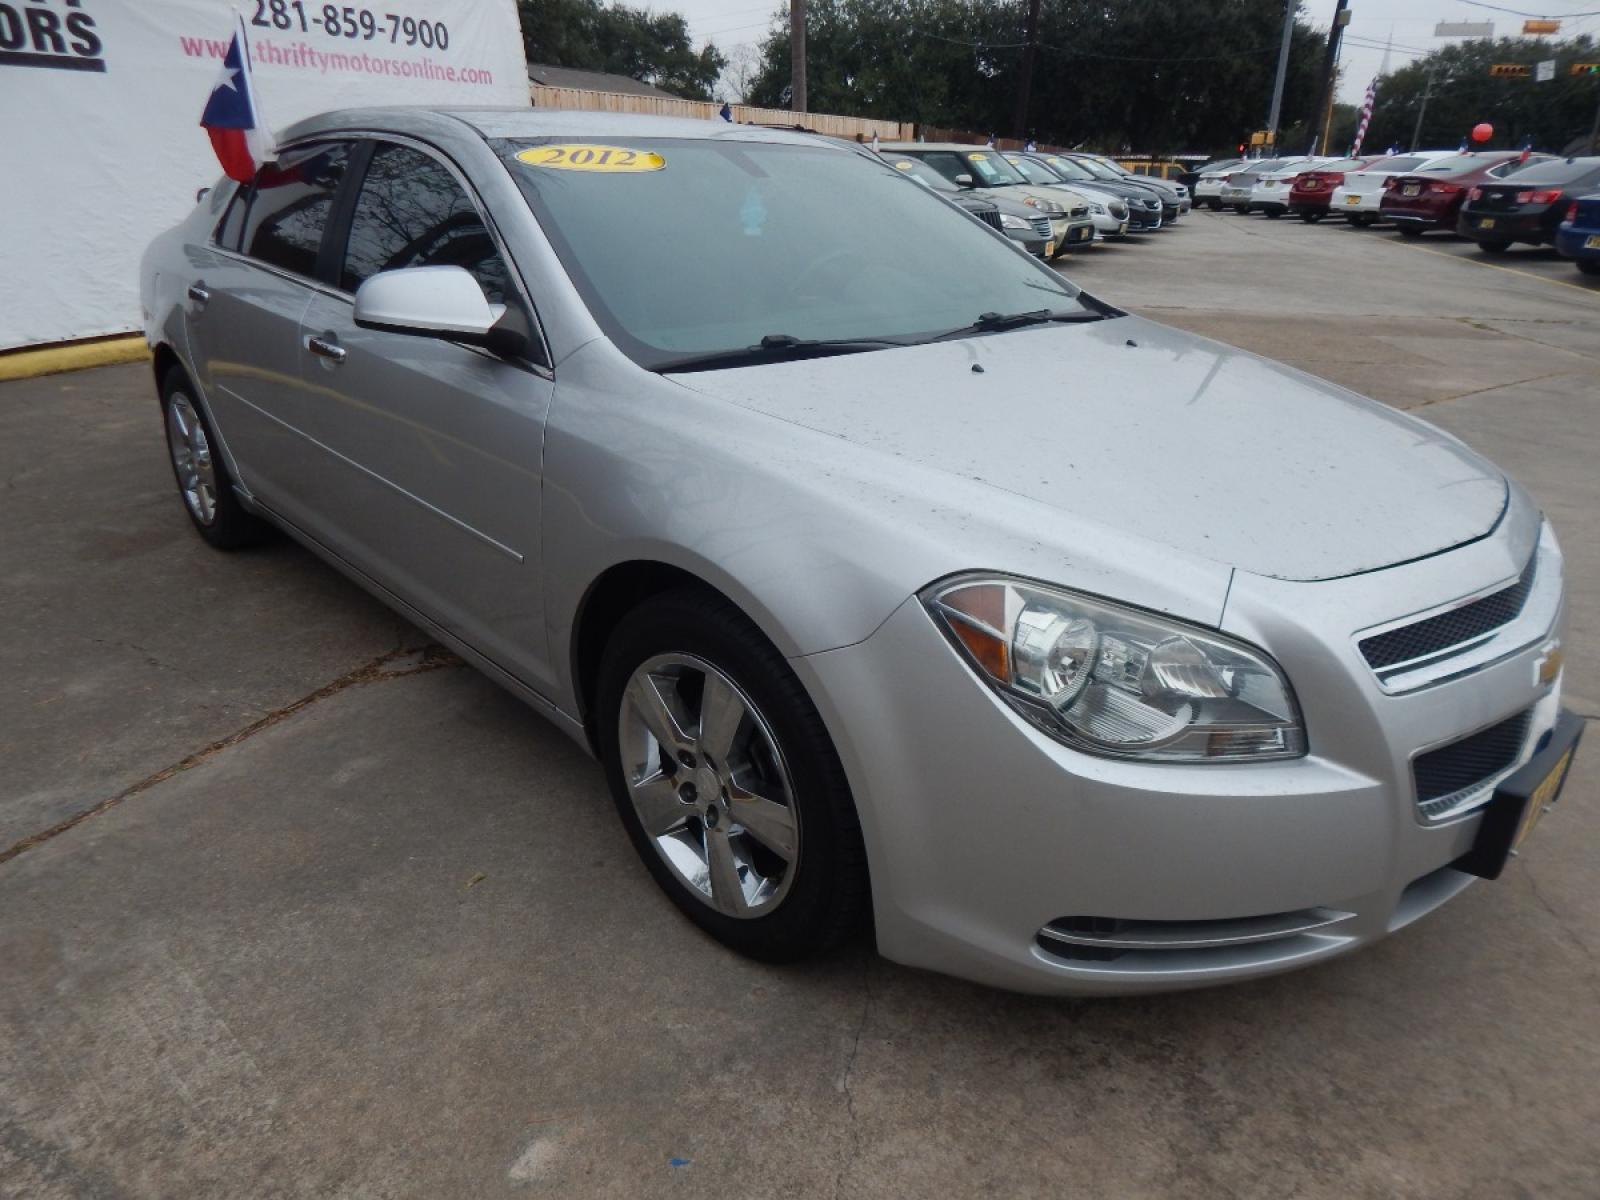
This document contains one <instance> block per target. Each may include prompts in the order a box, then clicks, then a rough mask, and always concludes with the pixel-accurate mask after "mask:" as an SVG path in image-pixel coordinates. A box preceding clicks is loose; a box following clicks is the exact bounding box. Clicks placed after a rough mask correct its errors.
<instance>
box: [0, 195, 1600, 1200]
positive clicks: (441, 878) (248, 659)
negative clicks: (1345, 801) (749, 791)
mask: <svg viewBox="0 0 1600 1200" xmlns="http://www.w3.org/2000/svg"><path fill="white" fill-rule="evenodd" d="M1391 240H1393V241H1397V240H1398V239H1391V238H1389V237H1388V236H1387V235H1382V234H1377V235H1372V236H1362V235H1359V234H1356V233H1355V232H1354V231H1349V233H1348V234H1346V231H1343V230H1341V229H1338V228H1331V227H1317V228H1310V229H1308V228H1303V227H1301V226H1299V225H1297V224H1296V225H1292V226H1291V225H1290V223H1288V222H1276V223H1269V222H1266V221H1263V220H1259V219H1245V218H1237V217H1233V216H1231V215H1224V216H1218V217H1213V216H1210V215H1209V214H1205V215H1202V214H1196V215H1195V216H1194V217H1192V218H1190V219H1188V220H1186V221H1185V222H1184V223H1182V224H1180V226H1179V227H1178V228H1176V229H1174V230H1172V231H1171V232H1168V233H1164V234H1161V235H1157V236H1156V237H1152V238H1147V239H1145V241H1146V243H1147V244H1145V245H1141V246H1103V247H1096V248H1094V249H1093V250H1092V251H1091V252H1090V253H1088V254H1086V255H1084V256H1082V258H1081V260H1080V259H1075V260H1073V261H1072V262H1070V263H1069V264H1067V267H1066V270H1067V272H1068V273H1069V274H1070V275H1072V276H1073V277H1074V278H1076V279H1078V280H1079V281H1080V282H1082V283H1084V284H1085V285H1086V286H1088V287H1090V288H1091V289H1092V290H1095V291H1098V292H1099V293H1101V294H1103V295H1105V296H1106V297H1107V298H1108V299H1111V300H1113V301H1114V302H1117V303H1120V304H1123V305H1126V306H1128V307H1132V308H1136V309H1139V310H1141V311H1145V312H1147V313H1148V314H1149V315H1152V316H1154V317H1156V318H1157V319H1162V320H1168V321H1171V322H1172V323H1175V324H1181V325H1184V326H1186V327H1188V328H1193V329H1196V330H1198V331H1200V332H1204V333H1207V334H1209V335H1211V336H1218V337H1222V338H1224V339H1225V340H1230V341H1234V342H1236V343H1238V344H1241V345H1245V346H1247V347H1248V348H1250V349H1256V350H1261V351H1263V352H1267V353H1271V354H1273V355H1275V356H1276V357H1280V358H1283V359H1285V360H1287V361H1289V362H1292V363H1295V364H1296V365H1300V366H1303V367H1305V368H1306V369H1309V370H1313V371H1316V372H1318V373H1321V374H1326V375H1329V376H1331V377H1334V378H1337V379H1339V380H1340V381H1341V382H1345V383H1347V384H1349V385H1351V386H1356V387H1361V388H1362V389H1363V390H1367V391H1370V392H1373V393H1375V394H1378V395H1380V397H1381V398H1383V399H1385V400H1388V401H1390V402H1391V403H1396V404H1400V405H1403V406H1406V407H1419V406H1421V407H1422V408H1423V415H1425V416H1427V417H1428V418H1429V419H1430V420H1434V421H1437V422H1439V423H1440V424H1443V425H1444V426H1445V427H1447V428H1449V429H1451V430H1452V431H1453V432H1455V433H1457V434H1458V435H1460V436H1462V437H1463V438H1465V439H1466V440H1467V441H1469V442H1471V443H1472V444H1474V445H1475V446H1477V447H1479V448H1480V449H1482V450H1484V451H1485V452H1487V453H1489V454H1490V455H1491V456H1492V457H1494V458H1495V459H1496V460H1497V461H1499V462H1501V463H1502V464H1503V465H1505V466H1506V467H1508V468H1509V469H1510V470H1512V471H1513V472H1514V473H1516V474H1517V475H1518V477H1519V478H1521V479H1522V480H1523V482H1524V483H1526V484H1527V485H1528V486H1529V487H1530V488H1531V489H1532V490H1533V492H1534V493H1535V495H1536V496H1537V497H1538V498H1539V499H1540V501H1541V503H1543V504H1544V505H1545V506H1546V508H1547V510H1548V511H1549V512H1550V513H1551V515H1552V517H1553V519H1554V520H1555V521H1556V522H1557V525H1558V528H1559V529H1560V531H1561V533H1562V536H1563V541H1564V545H1565V548H1566V551H1567V554H1568V559H1569V570H1570V571H1571V589H1572V605H1573V624H1572V630H1573V635H1572V638H1571V639H1570V640H1571V646H1570V647H1569V684H1568V687H1569V703H1573V704H1574V705H1575V706H1577V707H1579V708H1581V709H1582V710H1583V711H1585V712H1587V713H1590V714H1600V703H1597V700H1596V698H1597V697H1600V536H1597V532H1600V515H1597V513H1600V481H1597V473H1596V472H1595V470H1594V468H1593V463H1594V462H1595V461H1596V459H1597V456H1600V415H1597V412H1596V409H1597V406H1600V385H1597V382H1596V381H1597V380H1600V297H1591V296H1588V295H1583V294H1579V293H1575V292H1574V293H1571V294H1568V292H1567V291H1565V290H1563V289H1562V288H1561V287H1560V286H1558V285H1556V284H1553V283H1550V282H1546V281H1544V280H1542V279H1539V278H1531V277H1522V278H1518V277H1509V278H1508V279H1506V280H1501V279H1499V277H1498V275H1497V273H1495V272H1491V271H1488V270H1483V269H1481V268H1477V267H1475V266H1473V265H1472V264H1470V263H1467V262H1460V261H1455V260H1454V259H1453V258H1452V257H1451V256H1450V255H1448V254H1442V253H1441V254H1435V253H1431V252H1430V253H1426V254H1423V253H1411V252H1407V251H1404V250H1399V251H1396V250H1393V249H1391V247H1390V245H1389V243H1390V241H1391ZM1396 255H1403V256H1404V261H1405V266H1404V267H1402V268H1400V269H1398V270H1397V269H1396V267H1395V263H1396V261H1398V260H1397V258H1396ZM1413 260H1415V261H1414V262H1413ZM0 480H3V481H4V484H3V487H0V496H3V497H4V500H3V503H4V505H5V510H4V520H3V526H0V529H3V531H4V538H3V544H0V563H3V566H4V570H3V571H0V621H3V622H4V625H3V627H4V628H5V629H6V631H7V636H6V637H5V638H4V639H3V640H0V677H3V679H4V681H5V682H4V684H3V687H0V764H3V773H0V855H6V854H8V853H10V855H11V856H10V857H9V859H8V860H7V861H3V862H0V1195H3V1196H17V1197H22V1196H27V1197H30V1198H31V1197H75V1196H178V1195H184V1196H306V1195H338V1196H362V1197H365V1196H427V1197H438V1196H469V1195H470V1196H496V1195H510V1196H516V1195H561V1196H575V1195H576V1196H616V1197H636V1196H668V1195H676V1194H686V1195H701V1194H704V1195H713V1194H714V1195H736V1194H744V1195H753V1196H797V1197H798V1196H805V1197H810V1196H862V1197H866V1196H872V1197H877V1196H925V1195H929V1194H939V1195H943V1196H968V1195H972V1196H977V1195H984V1196H990V1195H998V1196H1061V1195H1083V1196H1117V1197H1138V1196H1162V1195H1185V1196H1213V1195H1217V1196H1221V1195H1228V1196H1233V1195H1237V1196H1249V1197H1255V1196H1259V1197H1263V1198H1268V1197H1270V1198H1272V1200H1277V1198H1279V1197H1284V1196H1302V1197H1323V1196H1326V1197H1341V1198H1342V1197H1353V1196H1370V1197H1394V1196H1418V1197H1423V1196H1426V1197H1438V1196H1482V1197H1501V1196H1506V1197H1521V1196H1538V1197H1541V1200H1543V1198H1545V1197H1568V1196H1570V1197H1587V1196H1592V1195H1593V1194H1594V1193H1595V1180H1596V1179H1597V1178H1600V1148H1597V1147H1600V1138H1597V1137H1596V1130H1597V1129H1600V1043H1597V1042H1596V1039H1595V1038H1594V1036H1593V1030H1594V1028H1595V1025H1596V1020H1597V1018H1600V976H1597V972H1596V960H1595V952H1596V948H1597V946H1600V915H1597V911H1596V909H1595V906H1594V905H1593V903H1592V894H1593V888H1594V863H1595V862H1596V861H1597V858H1600V817H1597V815H1596V813H1597V806H1596V799H1597V792H1600V743H1597V744H1595V745H1591V746H1590V747H1588V748H1587V752H1586V753H1585V754H1584V755H1583V756H1581V757H1580V760H1579V766H1578V769H1577V772H1576V774H1575V776H1574V778H1573V779H1572V781H1571V783H1570V785H1569V788H1568V793H1567V797H1566V799H1564V800H1563V802H1562V804H1561V806H1560V807H1559V809H1558V810H1557V812H1556V813H1555V814H1553V815H1552V816H1551V817H1549V818H1546V821H1545V823H1544V824H1543V825H1542V826H1541V828H1540V830H1539V831H1538V833H1537V834H1536V835H1535V838H1534V841H1533V842H1532V843H1531V844H1530V846H1529V848H1528V850H1527V852H1526V853H1525V854H1524V855H1523V857H1522V858H1520V859H1519V860H1517V862H1516V863H1515V864H1514V865H1513V866H1512V868H1511V870H1510V871H1509V872H1508V873H1507V875H1506V877H1505V878H1504V879H1503V880H1502V881H1501V882H1499V883H1497V884H1493V885H1480V886H1477V887H1474V888H1472V889H1470V890H1469V891H1468V892H1466V893H1465V894H1464V895H1463V896H1461V897H1460V898H1459V899H1458V900H1456V901H1454V902H1452V903H1451V904H1449V905H1447V906H1446V907H1445V908H1444V909H1442V910H1441V911H1440V912H1438V913H1437V914H1435V915H1433V916H1431V917H1429V918H1428V919H1426V920H1424V921H1422V922H1419V923H1418V924H1416V925H1414V926H1411V927H1410V928H1408V929H1406V930H1404V931H1402V932H1401V933H1400V934H1399V935H1397V936H1395V937H1394V938H1391V939H1390V940H1389V941H1387V942H1385V943H1383V944H1382V945H1380V946H1378V947H1376V948H1373V949H1371V950H1369V951H1366V952H1364V953H1361V954H1358V955H1355V956H1351V957H1347V958H1344V959H1341V960H1338V961H1336V962H1333V963H1330V964H1327V965H1325V966H1323V967H1320V968H1317V969H1315V970H1312V971H1307V972H1302V973H1299V974H1295V975H1290V976H1284V977H1280V978H1277V979H1273V980H1269V981H1265V982H1262V983H1257V984H1251V985H1246V986H1241V987H1234V988H1229V989H1220V990H1212V991H1207V992H1199V993H1188V994H1180V995H1173V996H1163V997H1156V998H1150V999H1142V1000H1135V1001H1126V1000H1122V1001H1095V1002H1055V1001H1041V1000H1037V999H1030V998H1022V997H1014V996H1008V995H1003V994H998V993H994V992H989V991H985V990H983V989H979V988H975V987H971V986H969V985H966V984H962V983H958V982H955V981H951V980H946V979H941V978H938V977H934V976H929V975H926V974H922V973H918V972H913V971H908V970H904V969H901V968H898V967H895V966H893V965H891V964H888V963H886V962H883V961H882V960H879V959H877V958H876V957H875V956H873V955H872V954H871V952H870V951H869V950H868V949H867V948H865V947H860V946H857V947H854V948H852V949H849V950H847V951H846V952H844V953H842V954H840V955H838V956H837V957H835V958H832V959H830V960H828V961H825V962H822V963H817V964H812V965H808V966H804V967H800V968H791V969H782V970H778V969H772V968H767V967H762V966H758V965H756V964H752V963H749V962H745V961H743V960H740V959H738V958H736V957H734V956H732V955H730V954H728V953H726V952H724V951H723V950H721V949H720V948H719V947H717V946H716V945H714V944H712V943H710V942H709V941H707V940H706V939H704V938H703V937H701V936H699V935H698V934H697V933H696V932H694V931H693V929H692V928H691V927H689V926H688V924H687V923H686V922H684V921H683V920H682V919H681V918H679V917H678V916H677V915H676V914H675V912H674V910H672V909H671V907H670V906H669V905H668V904H667V903H666V902H665V901H664V900H663V899H662V898H661V897H659V896H658V894H657V893H656V892H655V890H654V885H653V884H652V883H651V882H650V881H649V879H648V877H647V876H646V875H645V873H644V871H643V870H642V868H641V867H639V866H638V865H637V862H636V860H635V858H634V856H633V853H632V850H631V847H630V846H629V845H628V843H627V841H626V839H625V838H624V836H623V834H622V831H621V829H620V826H619V825H618V823H617V821H616V818H615V815H614V813H613V812H612V810H611V808H610V803H609V800H608V798H607V796H606V792H605V787H604V783H603V780H602V779H601V777H600V773H599V771H598V769H597V768H596V767H595V766H594V765H593V764H591V763H589V762H588V761H587V760H586V759H585V758H584V757H583V756H582V755H581V753H580V752H579V751H578V750H577V749H576V748H575V747H574V746H572V744H571V743H569V742H567V741H566V740H565V739H564V738H563V737H561V736H560V735H559V734H557V733H556V732H555V731H554V730H553V729H552V728H551V727H549V726H548V725H546V724H545V723H544V722H542V721H541V720H540V719H539V718H537V717H536V716H535V715H534V714H532V713H531V712H529V711H528V710H526V709H524V708H522V707H521V706H519V705H518V704H517V703H516V702H514V701H513V700H511V699H510V698H509V697H507V696H506V695H505V694H504V693H502V692H500V691H499V690H498V689H496V688H495V687H494V686H493V685H491V684H489V683H488V682H487V681H486V680H484V679H482V678H481V677H479V676H478V675H476V674H475V673H473V672H471V671H469V670H467V669H466V668H464V667H461V666H459V665H456V664H455V663H454V661H453V660H452V659H450V658H448V657H447V656H437V655H433V656H430V655H428V654H426V653H425V652H423V651H422V649H421V648H422V647H423V646H424V645H425V643H426V639H425V638H424V637H423V636H422V635H420V634H418V633H417V632H416V631H414V630H412V629H410V628H409V627H408V626H406V625H405V624H404V623H403V622H401V621H399V620H398V619H397V618H395V617H393V616H392V615H390V614H389V613H388V612H387V611H386V610H384V609H383V608H381V607H380V606H379V605H377V604H376V603H375V602H373V601H371V600H370V599H369V598H367V597H366V596H365V595H364V594H363V593H361V592H359V591H358V590H356V589H354V588H353V587H351V586H349V585H347V584H345V583H344V582H343V581H342V580H341V579H340V578H339V577H338V576H337V575H335V574H334V573H333V572H332V571H330V570H328V569H326V568H324V567H322V566H321V565H319V564H318V563H316V562H315V561H314V560H313V559H311V558H310V557H309V556H307V555H305V554H303V553H301V552H300V551H298V550H296V549H294V548H293V547H291V546H288V545H279V546H276V547H269V548H266V549H263V550H260V551H254V552H250V553H245V554H239V555H231V556H224V555H218V554H216V553H214V552H212V551H210V550H208V549H207V548H205V547H204V546H203V545H202V544H201V543H200V542H199V541H198V539H196V538H194V537H193V536H192V534H191V533H190V531H189V530H188V528H187V523H186V521H185V518H184V516H183V513H182V511H181V508H180V507H179V503H178V501H177V499H176V497H175V495H174V494H173V490H172V484H171V479H170V475H169V473H168V470H167V467H166V465H165V462H164V459H163V457H162V448H161V434H160V428H159V421H158V419H157V416H156V409H155V405H154V401H153V399H152V398H151V389H150V386H149V383H148V379H147V377H146V376H145V374H144V372H143V369H142V368H140V367H114V368H105V369H102V370H98V371H90V372H84V373H80V374H76V375H70V376H58V377H54V378H50V379H41V380H36V381H32V382H25V383H10V384H5V385H3V386H0ZM86 813H87V814H90V815H88V816H84V815H83V814H86ZM77 818H81V819H77ZM75 819H77V820H76V823H75V824H70V825H68V823H70V822H72V821H74V820H75ZM62 826H67V827H66V828H64V829H62V828H61V827H62ZM52 829H61V831H60V832H57V833H55V834H54V835H51V836H43V837H39V835H41V834H49V831H51V830H52ZM36 838H37V839H38V840H33V839H36ZM19 848H20V849H19ZM12 851H15V852H14V853H12Z"/></svg>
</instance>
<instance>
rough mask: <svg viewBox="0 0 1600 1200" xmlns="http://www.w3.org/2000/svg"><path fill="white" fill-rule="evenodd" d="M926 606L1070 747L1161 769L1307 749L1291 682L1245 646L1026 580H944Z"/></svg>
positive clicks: (996, 681) (997, 684)
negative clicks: (1174, 764) (1167, 764)
mask: <svg viewBox="0 0 1600 1200" xmlns="http://www.w3.org/2000/svg"><path fill="white" fill-rule="evenodd" d="M922 602H923V604H924V605H925V606H926V607H927V609H928V611H929V613H931V614H932V616H933V618H934V621H935V622H936V623H937V624H938V625H939V627H940V628H941V629H942V630H943V631H944V633H945V636H947V637H948V638H949V639H950V640H951V642H952V643H954V644H955V646H956V647H957V649H959V650H960V651H961V653H962V655H963V656H964V657H965V658H966V659H967V661H968V662H969V663H971V664H972V666H973V668H974V669H975V670H976V671H977V672H978V673H979V674H980V675H981V676H982V677H983V678H984V679H985V680H986V681H987V682H988V683H989V685H990V686H991V687H993V688H994V689H995V691H997V692H998V693H1000V695H1001V696H1002V697H1003V698H1004V699H1005V700H1006V702H1007V703H1008V704H1010V705H1011V706H1012V707H1013V708H1014V709H1016V710H1017V711H1018V712H1019V713H1021V714H1022V715H1023V716H1024V717H1026V718H1027V719H1028V720H1030V721H1031V722H1033V723H1034V724H1035V725H1037V726H1038V727H1039V728H1040V729H1042V730H1044V732H1046V733H1048V734H1050V735H1051V736H1052V737H1054V738H1056V739H1058V740H1059V741H1062V742H1065V743H1066V744H1067V745H1069V746H1072V747H1073V748H1074V749H1078V750H1083V751H1086V752H1088V753H1090V754H1102V755H1109V756H1112V757H1116V758H1138V759H1149V760H1155V761H1160V762H1237V761H1239V760H1241V759H1251V760H1260V759H1273V758H1296V757H1298V756H1300V755H1302V754H1304V753H1305V752H1306V737H1305V728H1304V726H1303V725H1302V723H1301V720H1300V710H1299V707H1298V705H1296V703H1295V699H1294V692H1293V690H1292V689H1291V688H1290V687H1289V681H1288V680H1287V679H1285V678H1284V677H1283V672H1282V671H1280V670H1279V669H1278V667H1277V664H1275V663H1274V662H1273V661H1272V660H1271V659H1270V658H1268V657H1267V656H1266V655H1265V654H1264V653H1262V652H1261V651H1259V650H1255V649H1253V648H1251V647H1250V646H1247V645H1245V644H1243V643H1242V642H1236V641H1233V640H1231V639H1229V638H1225V637H1223V636H1222V635H1220V634H1216V633H1212V632H1210V631H1208V630H1205V629H1202V628H1200V627H1199V626H1197V625H1189V624H1187V623H1185V622H1182V621H1177V620H1173V619H1172V618H1170V617H1160V616H1156V615H1155V614H1153V613H1145V612H1141V611H1139V610H1137V609H1131V608H1124V607H1122V606H1121V605H1118V604H1112V603H1110V602H1109V601H1105V600H1095V599H1091V598H1090V597H1088V596H1082V595H1079V594H1077V593H1075V592H1068V591H1063V590H1061V589H1058V588H1052V587H1046V586H1044V585H1042V584H1037V583H1029V582H1027V581H1025V580H1020V579H995V578H982V577H972V576H967V577H964V578H960V579H956V580H946V581H944V582H942V583H938V584H935V585H933V586H932V587H931V588H929V589H928V590H927V591H925V592H923V593H922Z"/></svg>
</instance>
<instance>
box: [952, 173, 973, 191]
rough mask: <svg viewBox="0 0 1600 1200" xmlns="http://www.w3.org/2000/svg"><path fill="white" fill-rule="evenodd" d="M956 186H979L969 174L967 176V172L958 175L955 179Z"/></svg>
mask: <svg viewBox="0 0 1600 1200" xmlns="http://www.w3.org/2000/svg"><path fill="white" fill-rule="evenodd" d="M955 185H956V186H957V187H977V186H978V185H977V184H976V183H975V182H974V181H973V178H972V176H971V175H968V174H967V173H966V172H964V171H963V172H962V173H961V174H960V175H957V176H956V178H955Z"/></svg>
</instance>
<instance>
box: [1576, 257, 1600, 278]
mask: <svg viewBox="0 0 1600 1200" xmlns="http://www.w3.org/2000/svg"><path fill="white" fill-rule="evenodd" d="M1578 270H1580V271H1582V272H1583V273H1584V274H1585V275H1600V258H1580V259H1578Z"/></svg>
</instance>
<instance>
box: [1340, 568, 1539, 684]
mask: <svg viewBox="0 0 1600 1200" xmlns="http://www.w3.org/2000/svg"><path fill="white" fill-rule="evenodd" d="M1537 562H1538V555H1537V554H1535V555H1534V556H1532V557H1530V558H1529V559H1528V565H1527V566H1525V567H1524V568H1523V569H1522V575H1521V576H1520V577H1519V578H1518V579H1517V581H1516V582H1515V583H1513V584H1512V585H1511V586H1510V587H1505V588H1501V589H1500V590H1499V591H1498V592H1491V593H1490V594H1489V595H1487V596H1484V597H1482V598H1481V599H1478V600H1473V601H1471V602H1470V603H1467V604H1463V605H1461V606H1460V607H1459V608H1452V609H1450V610H1449V611H1448V612H1442V613H1439V614H1438V615H1436V616H1432V617H1425V618H1424V619H1422V620H1420V621H1416V622H1413V623H1412V624H1410V625H1402V626H1400V628H1398V629H1390V630H1387V631H1386V632H1384V633H1378V634H1374V635H1373V636H1371V637H1369V638H1363V639H1362V640H1361V657H1363V658H1365V659H1366V660H1367V665H1368V666H1370V667H1371V668H1372V669H1373V670H1374V671H1386V670H1388V669H1389V668H1391V667H1395V666H1398V665H1399V664H1401V663H1410V662H1416V661H1418V660H1419V659H1425V658H1442V657H1446V656H1448V655H1449V654H1455V653H1459V652H1461V651H1462V650H1465V649H1467V648H1469V647H1470V646H1472V645H1473V644H1474V643H1476V642H1479V641H1481V640H1483V639H1484V638H1486V637H1488V636H1489V635H1490V634H1492V633H1493V632H1494V631H1495V630H1496V629H1499V628H1500V627H1501V626H1502V625H1506V624H1508V623H1510V622H1511V621H1514V620H1515V619H1516V617H1517V614H1518V613H1520V612H1521V611H1522V606H1523V605H1524V604H1526V603H1527V601H1528V593H1529V592H1530V591H1532V590H1533V577H1534V567H1535V565H1536V563H1537Z"/></svg>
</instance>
